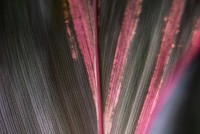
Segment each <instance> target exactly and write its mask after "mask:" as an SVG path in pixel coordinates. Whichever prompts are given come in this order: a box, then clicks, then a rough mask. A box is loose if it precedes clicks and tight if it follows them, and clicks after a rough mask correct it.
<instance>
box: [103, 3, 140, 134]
mask: <svg viewBox="0 0 200 134" xmlns="http://www.w3.org/2000/svg"><path fill="white" fill-rule="evenodd" d="M140 3H141V0H131V1H129V3H128V4H127V5H128V6H127V8H126V11H125V14H124V15H125V17H124V20H123V23H122V28H121V32H120V34H119V39H118V42H117V47H116V52H115V57H114V63H113V67H112V72H111V77H110V81H109V89H108V96H107V100H106V106H105V113H104V133H105V134H109V133H110V131H111V127H112V113H113V110H114V109H115V107H116V104H117V103H118V100H119V94H120V91H121V83H122V80H123V75H124V71H125V67H126V63H127V58H128V53H129V48H130V45H131V41H132V39H133V37H134V35H135V31H136V28H137V23H138V20H139V18H138V16H139V14H140V11H141V6H140Z"/></svg>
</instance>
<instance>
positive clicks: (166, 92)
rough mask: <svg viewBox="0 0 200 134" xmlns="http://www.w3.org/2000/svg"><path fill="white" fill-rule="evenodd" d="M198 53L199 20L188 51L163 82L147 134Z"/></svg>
mask: <svg viewBox="0 0 200 134" xmlns="http://www.w3.org/2000/svg"><path fill="white" fill-rule="evenodd" d="M198 53H200V20H198V21H197V24H196V26H195V29H194V32H193V36H192V40H191V43H190V46H189V49H188V50H187V51H186V52H185V54H184V55H183V57H182V60H181V61H180V62H179V63H177V65H176V66H175V68H174V70H175V71H174V72H173V73H172V74H171V75H170V76H169V79H168V80H167V81H166V82H165V84H164V86H163V87H162V88H163V90H162V92H160V94H159V96H158V100H159V101H158V102H159V103H157V104H156V107H155V109H154V112H153V114H152V117H151V119H150V122H149V124H148V128H147V132H148V131H149V129H150V128H151V126H152V125H153V122H154V121H155V119H156V117H157V115H158V113H159V111H160V110H161V109H162V107H163V106H164V104H165V103H166V102H167V100H168V99H169V97H170V95H171V93H172V92H173V89H174V87H175V86H176V83H177V82H178V80H180V77H181V76H182V74H183V72H185V70H186V69H187V68H188V66H189V65H190V62H191V61H192V59H193V58H194V57H195V56H196V55H197V54H198Z"/></svg>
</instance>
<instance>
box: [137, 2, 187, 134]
mask: <svg viewBox="0 0 200 134" xmlns="http://www.w3.org/2000/svg"><path fill="white" fill-rule="evenodd" d="M184 3H185V2H184V1H182V0H174V1H173V3H172V8H171V11H170V13H169V17H168V20H167V24H166V27H165V31H164V35H163V39H162V44H161V48H160V52H159V55H158V59H157V63H156V66H155V71H154V73H153V77H152V80H151V83H150V87H149V90H148V94H147V96H146V99H145V102H144V105H143V108H142V112H141V115H140V118H139V121H138V125H137V128H136V131H135V133H136V134H145V133H146V130H147V126H148V124H149V120H150V119H151V115H152V112H153V111H154V108H155V105H156V103H157V98H158V95H159V91H160V89H161V87H162V82H163V72H164V71H165V68H166V65H167V64H168V60H169V56H170V54H171V51H172V48H173V43H174V37H175V35H176V32H177V31H178V27H179V23H180V19H181V16H182V13H183V9H184Z"/></svg>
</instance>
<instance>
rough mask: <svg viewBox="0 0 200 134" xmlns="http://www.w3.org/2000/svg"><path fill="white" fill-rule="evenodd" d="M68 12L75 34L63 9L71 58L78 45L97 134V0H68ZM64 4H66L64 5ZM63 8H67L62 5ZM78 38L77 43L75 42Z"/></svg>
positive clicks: (99, 92) (98, 103)
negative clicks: (92, 104) (84, 68)
mask: <svg viewBox="0 0 200 134" xmlns="http://www.w3.org/2000/svg"><path fill="white" fill-rule="evenodd" d="M68 2H69V8H70V13H71V16H72V21H73V25H74V30H75V32H76V38H75V37H74V36H75V35H72V31H71V29H72V28H71V27H70V26H69V22H68V21H69V19H66V18H67V17H69V15H68V14H67V13H68V12H69V11H64V15H65V19H66V21H65V23H66V27H67V29H66V30H67V34H68V36H69V39H70V48H71V54H72V58H73V59H74V60H75V61H76V60H77V59H78V58H79V57H78V55H79V54H78V53H79V51H78V47H79V48H80V52H81V54H82V56H83V60H84V63H85V66H86V70H87V74H88V77H89V82H90V86H91V89H92V93H93V99H94V102H95V107H96V112H97V120H98V134H102V133H103V130H102V129H103V127H102V124H103V123H102V110H101V91H100V90H101V88H100V78H99V77H100V74H99V60H98V42H97V16H96V15H97V13H96V10H97V7H96V5H97V1H96V0H94V5H91V3H90V1H89V0H88V1H83V0H68ZM65 6H66V5H65ZM64 10H67V9H66V8H65V7H64ZM76 39H77V40H78V45H79V46H77V44H76Z"/></svg>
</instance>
